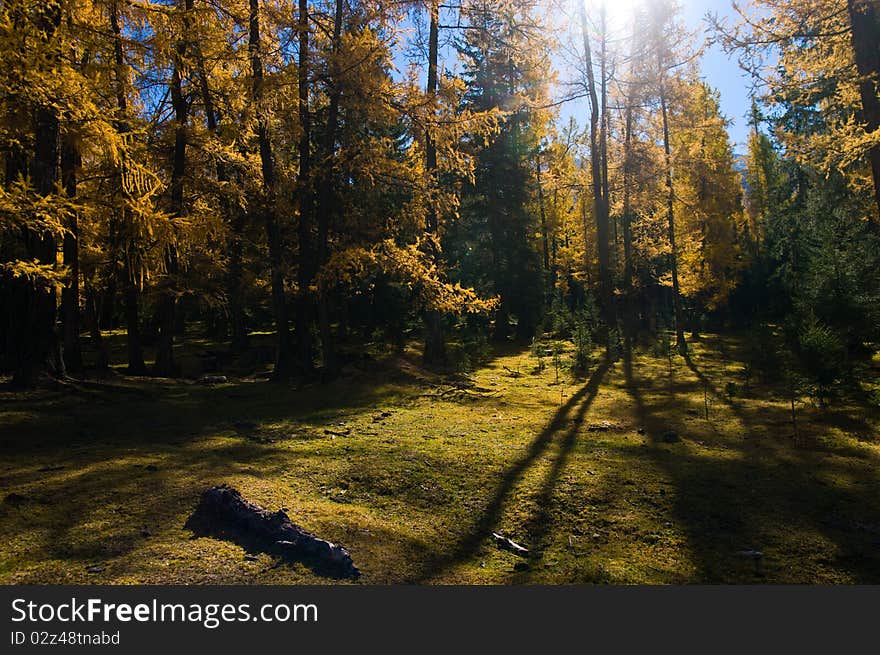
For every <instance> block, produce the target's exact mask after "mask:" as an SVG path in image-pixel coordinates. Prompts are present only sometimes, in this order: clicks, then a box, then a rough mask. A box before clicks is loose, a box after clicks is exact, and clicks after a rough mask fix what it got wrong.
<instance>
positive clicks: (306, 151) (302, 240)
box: [296, 0, 315, 374]
mask: <svg viewBox="0 0 880 655" xmlns="http://www.w3.org/2000/svg"><path fill="white" fill-rule="evenodd" d="M297 33H298V37H299V71H298V73H299V94H298V103H297V106H298V110H299V123H300V137H299V144H298V151H299V152H298V154H299V193H298V195H299V198H298V199H299V229H298V231H297V236H298V238H299V262H298V263H299V268H298V271H297V283H298V286H299V290H298V293H297V297H296V339H297V350H298V351H299V360H300V366H301V367H302V369H303V371H304V372H305V373H306V374H311V372H312V367H313V366H314V362H313V359H314V357H313V353H312V334H311V330H312V315H313V312H312V294H311V290H310V287H311V285H312V280H313V279H314V274H315V270H314V268H315V262H314V255H313V253H312V218H313V213H314V198H313V194H312V190H313V184H312V170H311V169H312V155H311V142H312V134H311V132H312V130H311V125H312V124H311V112H310V111H309V75H310V66H311V62H310V58H311V54H310V52H309V1H308V0H299V17H298V21H297Z"/></svg>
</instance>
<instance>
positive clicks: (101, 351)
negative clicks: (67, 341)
mask: <svg viewBox="0 0 880 655" xmlns="http://www.w3.org/2000/svg"><path fill="white" fill-rule="evenodd" d="M100 316H101V311H100V308H99V306H98V294H97V293H96V292H95V290H94V289H93V288H92V287H91V286H89V285H88V283H86V320H87V321H88V324H89V338H90V340H91V342H92V347H93V348H94V349H95V357H96V359H95V368H96V369H97V370H98V371H99V372H102V373H103V372H106V371H107V370H108V369H109V368H110V357H109V356H108V354H107V344H106V343H105V342H104V339H103V337H102V336H101V322H100Z"/></svg>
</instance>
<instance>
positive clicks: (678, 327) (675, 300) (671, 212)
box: [660, 81, 687, 355]
mask: <svg viewBox="0 0 880 655" xmlns="http://www.w3.org/2000/svg"><path fill="white" fill-rule="evenodd" d="M660 111H661V113H662V116H663V153H664V169H665V170H664V174H665V181H666V221H667V233H668V236H669V248H670V251H671V253H670V257H669V259H670V268H671V269H672V307H673V312H674V314H675V347H676V348H677V349H678V352H679V353H681V354H682V355H685V354H687V342H686V341H685V338H684V316H683V313H682V309H681V292H680V291H679V286H678V249H677V248H676V245H675V206H674V202H675V193H674V189H673V186H672V150H671V148H670V145H669V112H668V111H667V107H666V89H665V85H664V84H663V82H662V81H661V83H660Z"/></svg>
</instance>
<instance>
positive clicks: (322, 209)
mask: <svg viewBox="0 0 880 655" xmlns="http://www.w3.org/2000/svg"><path fill="white" fill-rule="evenodd" d="M343 7H344V3H343V2H342V0H336V12H335V15H334V18H333V46H332V47H333V54H334V55H335V56H338V54H339V48H340V45H341V39H342V21H343ZM339 74H340V73H339V70H338V61H337V60H336V59H335V58H334V60H333V70H332V72H331V80H332V84H333V87H332V90H331V92H330V103H329V107H328V109H327V127H326V130H325V132H324V143H323V147H322V149H321V155H322V156H321V161H322V163H323V165H324V168H323V170H322V171H321V184H320V189H319V190H318V205H317V219H318V264H319V266H322V265H324V264H325V263H326V262H327V259H328V257H329V236H330V216H331V210H332V207H331V205H332V204H333V199H334V195H333V194H334V184H333V181H334V179H335V155H336V131H337V129H338V122H339V100H340V93H341V87H340V86H339V79H338V77H339ZM329 293H330V290H329V289H323V290H321V292H320V294H319V297H318V329H319V331H320V334H321V353H322V357H323V360H324V373H325V375H327V376H331V377H332V376H334V375H336V372H337V369H338V362H337V357H336V346H335V343H334V340H333V333H332V331H331V329H330V299H329V297H328V296H329Z"/></svg>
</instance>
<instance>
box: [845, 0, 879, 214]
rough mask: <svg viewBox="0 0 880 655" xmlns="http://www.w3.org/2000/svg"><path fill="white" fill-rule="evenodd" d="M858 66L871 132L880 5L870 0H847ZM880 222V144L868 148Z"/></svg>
mask: <svg viewBox="0 0 880 655" xmlns="http://www.w3.org/2000/svg"><path fill="white" fill-rule="evenodd" d="M846 5H847V10H848V12H849V19H850V24H851V25H852V46H853V53H854V57H855V62H856V68H857V70H858V71H859V75H860V76H861V78H862V79H861V82H860V83H859V93H860V95H861V98H862V119H863V120H864V121H865V128H866V130H867V131H868V132H875V131H876V130H878V129H880V8H878V6H877V3H876V2H870V1H868V0H847V3H846ZM868 159H869V161H870V165H871V175H872V177H873V179H874V200H875V201H876V203H877V212H878V214H877V221H878V222H880V145H874V146H873V147H872V148H871V149H870V151H869V152H868Z"/></svg>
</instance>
